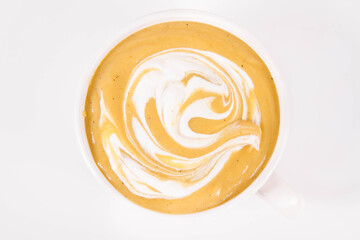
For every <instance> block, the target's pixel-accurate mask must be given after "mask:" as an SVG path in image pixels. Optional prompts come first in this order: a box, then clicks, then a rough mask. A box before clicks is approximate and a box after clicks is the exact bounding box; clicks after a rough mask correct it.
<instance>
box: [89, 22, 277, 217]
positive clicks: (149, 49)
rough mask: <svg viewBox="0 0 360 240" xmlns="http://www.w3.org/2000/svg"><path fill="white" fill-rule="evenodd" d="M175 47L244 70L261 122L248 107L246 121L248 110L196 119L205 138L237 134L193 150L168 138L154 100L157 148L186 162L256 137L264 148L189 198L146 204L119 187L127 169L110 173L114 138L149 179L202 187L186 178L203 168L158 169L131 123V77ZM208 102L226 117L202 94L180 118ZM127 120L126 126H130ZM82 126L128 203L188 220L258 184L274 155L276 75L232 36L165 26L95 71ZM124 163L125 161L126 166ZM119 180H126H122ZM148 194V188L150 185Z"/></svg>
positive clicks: (241, 154)
mask: <svg viewBox="0 0 360 240" xmlns="http://www.w3.org/2000/svg"><path fill="white" fill-rule="evenodd" d="M178 48H187V49H197V50H205V51H210V52H213V53H217V54H219V55H221V56H223V57H225V58H227V59H229V60H230V61H232V62H233V63H235V64H236V65H237V66H239V67H240V68H241V69H242V70H244V71H245V72H246V74H247V75H248V76H249V77H250V78H251V81H252V82H253V84H254V88H253V90H252V91H251V92H249V94H247V96H246V98H247V101H248V104H250V105H251V104H255V103H256V102H257V103H256V104H257V106H258V108H259V110H260V113H261V123H260V124H255V123H254V121H251V116H252V114H254V113H253V112H252V110H251V108H249V109H247V111H248V112H247V118H246V119H241V117H239V116H240V115H241V114H242V113H241V112H242V111H245V110H244V109H240V110H239V112H240V113H239V112H236V111H232V112H231V113H230V114H229V115H228V116H227V117H226V118H224V119H221V120H209V119H205V118H199V117H197V118H193V119H191V120H190V121H189V122H188V125H189V127H190V129H192V130H193V131H194V132H197V133H201V134H213V133H216V132H219V131H222V130H223V129H225V128H226V127H227V126H230V125H231V126H235V127H232V128H231V131H223V132H222V134H221V137H219V138H218V139H217V141H216V142H215V143H214V144H211V145H209V146H207V147H204V148H188V147H184V146H182V145H180V144H178V143H177V142H176V141H174V139H172V138H171V137H170V136H169V134H167V132H166V131H165V129H164V126H163V124H162V122H161V120H160V118H159V113H158V112H157V109H156V101H155V100H154V99H152V100H150V101H149V102H148V103H147V105H146V108H145V110H146V111H145V113H144V114H145V117H146V119H147V120H146V123H147V124H148V125H149V126H151V132H152V134H153V136H154V137H155V138H156V140H157V142H158V144H160V145H161V147H162V148H163V149H165V150H167V151H169V152H171V153H173V154H176V155H178V156H181V157H187V158H195V157H201V156H203V155H204V154H206V153H208V152H211V151H213V150H214V149H216V148H219V147H220V146H221V145H222V144H225V143H226V142H227V141H229V139H232V138H234V137H236V136H243V135H253V136H257V137H258V138H259V139H260V145H259V149H255V148H254V147H252V146H250V145H246V146H244V147H243V148H242V149H241V150H237V151H234V152H232V154H231V155H230V156H229V157H228V159H227V161H226V163H225V165H224V166H223V167H222V169H221V171H220V172H219V173H218V174H216V176H214V177H213V178H212V179H211V181H209V182H208V183H207V184H206V185H205V186H203V187H201V188H200V189H198V190H196V191H195V192H193V193H192V194H190V195H188V196H185V197H181V198H174V199H165V198H156V197H153V198H147V197H144V196H141V195H139V194H136V193H134V191H130V190H129V187H127V185H126V184H124V181H122V180H120V178H119V174H120V175H121V174H122V173H123V169H121V168H120V167H118V168H115V169H116V171H117V172H115V171H114V166H113V167H112V166H111V164H110V162H109V154H110V155H112V154H115V152H116V149H112V148H109V149H110V150H109V149H106V142H107V139H109V136H110V135H111V134H114V135H115V136H117V137H118V138H119V141H120V142H122V143H123V145H124V146H126V147H127V148H128V149H130V150H129V151H132V152H133V153H134V155H135V157H136V159H137V161H138V162H139V163H140V164H144V165H146V166H147V167H148V168H149V169H150V170H147V171H149V173H150V174H153V175H154V176H156V177H157V178H159V179H161V180H163V181H166V180H167V179H168V178H169V179H175V180H179V181H181V182H182V184H184V186H187V185H189V186H190V185H191V184H193V182H194V181H197V180H194V176H193V175H191V174H188V175H186V173H191V172H192V171H194V169H198V168H200V167H201V166H202V165H201V163H196V164H193V165H191V166H188V165H186V164H181V163H178V162H176V161H174V159H172V158H170V157H167V156H165V155H164V156H159V159H160V160H161V163H160V164H159V163H158V162H156V161H154V160H153V159H151V157H149V156H147V155H146V154H144V153H141V152H139V151H138V150H137V149H138V148H139V146H140V145H141V143H140V141H141V139H138V140H137V141H139V142H137V141H135V140H134V139H136V137H135V135H134V133H133V132H132V131H131V128H132V127H133V126H132V124H131V121H130V120H131V117H136V110H135V105H134V104H133V103H132V102H131V97H132V96H133V94H134V92H133V89H132V88H131V87H129V86H128V84H129V78H130V76H131V74H132V73H133V71H134V69H135V67H136V66H137V65H138V64H139V63H140V62H142V61H144V59H146V58H147V57H149V56H151V55H153V54H156V53H159V52H161V51H164V50H168V49H178ZM144 74H145V73H144ZM191 77H193V75H191V74H190V75H186V76H185V77H184V79H183V80H182V83H183V84H184V86H186V84H187V81H188V79H190V78H191ZM200 77H203V76H200ZM234 94H236V93H234ZM125 96H127V98H125ZM209 96H211V97H214V98H213V99H214V100H213V101H212V102H211V106H210V108H211V109H212V110H213V111H214V112H217V113H221V112H224V111H226V110H228V108H227V106H226V104H224V101H225V100H226V99H225V98H226V97H225V98H221V96H218V95H216V94H213V93H210V92H206V91H197V92H195V93H194V94H192V95H191V96H190V97H189V98H188V99H187V101H185V102H184V103H183V105H182V106H181V107H180V111H183V110H184V109H186V108H187V107H188V106H189V105H190V104H191V103H193V102H194V101H196V100H198V99H201V98H203V97H209ZM129 99H130V100H129ZM224 99H225V100H224ZM101 102H102V104H103V106H106V109H107V111H108V112H109V114H110V115H111V120H110V119H104V117H102V114H103V113H102V111H101ZM124 106H125V107H124ZM103 111H104V110H103ZM125 114H126V116H124V115H125ZM239 114H240V115H239ZM125 119H128V120H129V121H127V122H125ZM84 120H85V129H86V134H87V138H88V143H89V146H90V149H91V152H92V156H93V158H94V161H95V162H96V164H97V166H98V167H99V169H100V170H101V172H102V173H103V175H104V176H105V177H106V178H107V179H108V181H109V182H110V183H111V184H112V185H113V186H114V187H115V188H116V189H117V190H118V191H119V192H120V193H121V194H123V195H124V196H125V197H126V198H127V199H129V200H130V201H133V202H134V203H136V204H138V205H140V206H143V207H145V208H148V209H151V210H155V211H159V212H164V213H172V214H184V213H193V212H199V211H203V210H206V209H209V208H213V207H216V206H218V205H220V204H222V203H224V202H226V201H228V200H230V199H232V198H233V197H235V196H236V195H238V194H239V193H241V192H242V191H243V190H244V189H246V188H247V187H248V186H249V185H250V184H251V183H252V182H253V181H254V180H255V179H256V177H257V176H258V175H259V174H260V173H261V171H262V170H263V169H264V167H265V166H266V164H267V162H268V160H269V159H270V157H271V155H272V153H273V150H274V148H275V145H276V141H277V137H278V131H279V123H280V111H279V100H278V96H277V91H276V88H275V84H274V81H273V78H272V76H271V74H270V72H269V70H268V68H267V66H266V65H265V63H264V62H263V61H262V60H261V58H260V57H259V56H258V55H257V54H256V53H255V51H254V50H252V49H251V48H250V47H249V46H248V45H247V44H246V43H244V42H243V41H242V40H240V39H239V38H237V37H235V36H234V35H232V34H231V33H229V32H226V31H224V30H222V29H219V28H217V27H214V26H210V25H207V24H203V23H196V22H168V23H162V24H158V25H153V26H150V27H147V28H144V29H142V30H140V31H138V32H136V33H134V34H132V35H130V36H129V37H127V38H126V39H124V40H123V41H121V42H120V43H119V44H118V45H117V46H116V47H114V49H112V50H111V51H110V52H109V54H108V55H107V56H106V57H105V58H104V59H103V61H102V62H101V64H100V65H99V67H98V68H97V70H96V72H95V74H94V76H93V78H92V80H91V83H90V85H89V88H88V92H87V97H86V102H85V112H84ZM129 122H130V123H129ZM129 129H130V130H129ZM130 139H133V140H130ZM122 160H123V161H125V162H126V159H125V160H124V159H122ZM207 160H208V158H204V159H203V160H202V161H207ZM159 167H160V168H161V169H162V171H161V172H157V171H155V170H152V169H156V168H159ZM190 175H191V176H190ZM121 176H123V177H125V174H123V175H121ZM169 176H171V177H169ZM145 185H146V184H145ZM147 187H148V188H151V186H149V185H148V186H147ZM154 191H155V190H154Z"/></svg>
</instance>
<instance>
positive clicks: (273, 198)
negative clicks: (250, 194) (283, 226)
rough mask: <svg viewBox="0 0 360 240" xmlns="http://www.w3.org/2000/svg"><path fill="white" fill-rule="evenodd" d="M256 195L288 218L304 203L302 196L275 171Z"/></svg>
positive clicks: (297, 211)
mask: <svg viewBox="0 0 360 240" xmlns="http://www.w3.org/2000/svg"><path fill="white" fill-rule="evenodd" d="M257 195H258V196H260V197H261V198H262V199H263V200H264V201H265V202H267V203H269V204H270V205H271V206H272V207H273V208H275V209H276V210H278V211H280V212H281V213H282V214H283V215H285V216H286V217H288V218H293V217H295V216H296V215H297V214H298V213H299V212H300V210H301V209H302V208H303V205H304V201H303V198H302V196H301V195H300V194H298V193H297V192H295V191H294V190H292V189H291V188H290V187H289V185H288V184H287V183H286V182H285V181H284V180H283V179H282V178H281V177H280V176H279V175H277V174H276V173H273V174H272V175H271V176H270V178H269V179H268V181H266V183H265V184H264V185H263V186H262V187H261V188H260V190H259V191H258V192H257Z"/></svg>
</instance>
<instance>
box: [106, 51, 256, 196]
mask: <svg viewBox="0 0 360 240" xmlns="http://www.w3.org/2000/svg"><path fill="white" fill-rule="evenodd" d="M253 88H254V86H253V83H252V81H251V79H250V77H249V76H248V75H247V74H246V72H245V71H243V70H242V69H241V68H240V67H239V66H237V65H236V64H235V63H233V62H232V61H230V60H229V59H226V58H224V57H222V56H220V55H219V54H216V53H214V52H209V51H202V50H195V49H189V48H176V49H169V50H165V51H162V52H159V53H156V54H154V55H152V56H150V57H148V58H146V59H145V60H143V61H142V62H140V63H139V64H138V65H137V66H136V68H135V69H134V71H133V72H132V74H131V77H130V79H129V83H128V85H127V91H126V92H127V93H128V94H126V95H125V96H124V100H123V106H122V109H121V111H122V112H123V116H124V119H123V120H122V121H124V126H125V128H126V136H119V135H118V134H117V133H116V131H110V132H109V131H108V132H107V133H104V135H103V138H102V139H103V146H104V149H105V151H106V153H107V155H108V157H109V161H110V164H111V167H112V169H113V171H114V172H115V173H116V174H117V175H118V177H119V178H120V180H121V181H122V182H123V183H124V184H125V185H126V186H127V188H128V189H129V190H130V191H132V192H133V193H134V194H137V195H139V196H142V197H146V198H166V199H175V198H182V197H186V196H189V195H190V194H192V193H194V192H196V191H197V190H199V189H200V188H202V187H203V186H205V185H206V184H207V183H209V182H210V181H211V180H212V179H213V178H214V177H215V176H216V175H217V174H218V173H219V172H220V171H221V169H222V168H223V166H224V164H225V163H226V162H227V160H228V159H229V157H230V155H231V154H232V153H233V152H234V151H238V150H240V149H241V148H243V147H244V146H246V145H251V146H253V147H254V148H256V149H259V144H260V130H259V129H260V120H261V119H260V109H259V107H258V104H257V101H256V97H255V94H254V92H253ZM219 97H220V99H221V105H222V106H223V108H222V109H223V111H215V109H214V107H213V105H212V104H213V103H214V101H216V99H217V101H218V99H219ZM151 101H153V103H154V107H153V108H154V109H156V111H153V112H155V113H156V115H157V116H156V119H158V121H159V122H160V123H161V124H160V126H161V128H163V133H162V135H164V136H166V137H167V139H171V141H173V145H174V148H171V147H168V146H165V144H164V142H163V141H162V140H161V139H160V137H159V136H157V135H156V134H155V132H154V130H153V128H154V126H153V125H151V124H149V123H150V121H149V120H148V119H147V118H148V117H149V116H148V114H147V109H148V108H149V104H150V102H151ZM129 106H130V107H131V106H132V107H133V109H135V111H130V107H129ZM100 108H101V119H102V121H101V124H102V125H104V124H105V122H106V121H105V120H104V119H107V120H108V121H109V122H110V123H111V124H112V125H113V126H115V129H116V122H115V121H114V120H113V119H112V116H111V113H110V112H109V111H108V109H106V104H105V103H104V100H103V99H102V100H101V104H100ZM154 109H153V110H154ZM195 118H198V119H207V120H213V121H214V123H216V124H217V125H219V121H216V120H221V121H223V120H224V121H226V124H224V123H221V124H223V126H222V127H221V128H219V129H217V130H216V131H215V132H211V133H201V132H198V131H195V130H194V129H193V128H191V126H190V124H189V122H190V121H191V120H192V119H195ZM104 121H105V122H104ZM248 122H250V123H252V124H253V125H255V127H257V128H254V126H251V125H249V124H245V125H244V124H243V123H248ZM216 124H215V125H216ZM209 126H210V125H209ZM254 129H258V131H254ZM124 139H125V140H124ZM130 145H131V146H130ZM175 145H176V146H175ZM175 148H178V149H183V150H184V151H183V152H182V151H179V150H175ZM185 150H186V151H185ZM187 150H189V151H187ZM190 153H192V154H190Z"/></svg>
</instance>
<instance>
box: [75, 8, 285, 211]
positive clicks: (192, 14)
mask: <svg viewBox="0 0 360 240" xmlns="http://www.w3.org/2000/svg"><path fill="white" fill-rule="evenodd" d="M174 21H193V22H200V23H205V24H208V25H211V26H215V27H218V28H220V29H223V30H225V31H228V32H230V33H231V34H233V35H235V36H236V37H238V38H239V39H241V40H242V41H244V42H245V43H246V44H247V45H248V46H250V48H251V49H253V50H254V51H255V52H256V53H257V54H258V56H259V57H260V58H261V59H262V60H263V61H264V63H265V65H266V66H267V68H268V69H269V71H270V73H271V76H272V78H273V80H274V83H275V87H276V90H277V94H278V98H279V106H280V124H279V133H278V138H277V141H276V145H275V148H274V151H273V153H272V155H271V157H270V159H269V160H268V162H267V164H266V166H265V167H264V169H263V170H262V171H261V173H260V174H259V175H258V176H257V177H256V179H255V180H254V181H253V182H252V183H251V184H250V185H249V186H248V187H247V188H245V189H244V190H243V191H242V192H241V193H239V194H238V195H236V196H235V197H233V198H232V199H230V200H228V201H226V202H224V203H222V204H220V205H218V206H215V207H213V208H210V209H206V210H203V211H200V212H194V213H185V214H169V213H163V212H158V211H155V210H151V209H148V208H145V207H142V206H140V205H137V204H136V203H134V202H132V201H131V200H129V199H127V198H125V196H123V194H121V193H120V192H119V191H118V190H116V188H115V187H114V186H113V185H112V184H111V183H110V182H109V181H108V180H107V178H106V177H105V176H104V175H103V173H102V172H101V171H100V169H99V168H98V166H97V165H96V163H95V161H94V159H93V156H92V154H91V150H90V146H89V144H88V139H87V137H86V131H85V121H84V117H83V115H82V112H83V111H84V107H85V101H86V95H87V91H88V87H89V84H90V82H91V80H92V77H93V76H94V74H95V72H96V70H97V68H98V66H99V65H100V63H101V62H102V60H103V59H104V58H105V57H106V56H107V54H108V53H109V52H110V51H111V50H112V49H113V48H114V47H115V46H116V45H117V44H119V43H120V42H121V41H122V40H124V39H125V38H126V37H128V36H130V35H131V34H133V33H135V32H137V31H139V30H141V29H143V28H146V27H149V26H152V25H155V24H159V23H164V22H174ZM116 35H117V37H115V40H114V42H113V43H112V44H111V45H110V46H109V47H108V48H106V49H104V51H103V53H102V54H101V55H99V56H98V57H97V58H98V60H97V61H96V62H94V64H93V67H92V68H91V69H90V70H89V71H88V73H87V74H86V75H87V76H86V77H84V79H82V80H81V84H80V87H79V90H78V94H77V95H76V96H77V97H78V99H77V101H76V102H77V104H76V105H75V107H76V108H75V128H76V133H77V139H78V142H79V145H80V149H81V152H82V156H83V158H84V159H85V161H86V163H87V165H88V167H89V168H90V170H91V172H92V174H93V175H94V176H95V177H96V178H97V179H98V180H99V181H101V182H102V183H103V185H104V186H105V185H107V186H108V188H109V187H110V188H111V189H112V192H113V193H114V194H116V195H117V196H120V197H121V199H122V200H125V201H122V202H121V204H124V203H125V202H127V203H128V204H127V205H128V206H129V207H130V206H131V207H132V211H135V210H136V211H142V212H143V213H144V212H148V213H150V214H157V215H162V216H167V217H169V216H171V217H177V218H179V217H188V216H191V217H193V216H208V215H214V213H216V212H217V213H219V212H223V211H225V210H227V209H230V208H232V207H233V206H235V204H240V203H239V202H241V201H243V200H245V199H247V198H248V197H249V196H251V195H254V194H255V193H256V192H257V191H258V190H259V189H260V188H261V187H262V186H263V185H264V184H265V183H266V181H267V180H268V179H269V177H270V176H271V174H272V173H273V172H274V170H275V168H276V166H277V164H278V163H279V161H280V159H281V156H282V154H283V152H284V148H285V144H286V139H287V135H288V131H289V120H288V116H287V115H286V114H285V112H288V110H287V105H286V104H287V101H286V99H287V97H286V92H285V89H284V86H283V82H282V81H281V80H280V77H279V74H278V72H277V70H276V69H275V67H274V64H273V62H272V61H271V60H270V58H269V57H268V54H267V53H266V52H265V51H264V48H263V47H262V46H261V45H260V44H259V42H258V41H257V40H256V39H255V38H254V37H253V36H252V35H251V34H249V33H248V32H247V31H246V30H244V29H243V28H241V27H240V26H238V25H237V24H236V23H233V22H232V21H230V20H227V19H226V18H224V17H222V16H218V15H216V14H213V13H208V12H205V11H199V10H187V9H178V10H165V11H160V12H155V13H151V14H148V15H145V16H143V17H140V18H138V19H137V20H135V21H132V22H130V23H129V24H127V25H126V26H125V27H124V28H122V30H121V31H120V32H119V33H117V34H116Z"/></svg>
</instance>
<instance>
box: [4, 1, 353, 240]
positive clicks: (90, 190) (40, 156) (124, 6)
mask: <svg viewBox="0 0 360 240" xmlns="http://www.w3.org/2000/svg"><path fill="white" fill-rule="evenodd" d="M172 8H192V9H202V10H206V11H209V12H213V13H216V14H218V15H220V16H225V17H227V18H228V19H230V20H232V21H234V22H236V23H237V24H238V25H240V26H241V27H243V28H245V29H247V30H248V31H249V32H250V33H252V35H254V36H255V38H257V40H258V41H259V42H260V43H262V45H263V46H264V48H265V49H266V50H267V52H268V53H269V55H270V57H271V58H272V60H273V62H274V63H275V65H276V66H277V68H278V71H279V72H280V74H281V77H282V79H283V81H284V82H285V84H286V86H287V88H288V91H289V95H290V99H289V101H290V104H291V108H292V112H291V118H292V120H291V124H292V128H291V133H290V136H289V140H288V145H287V146H288V147H287V149H286V151H285V154H284V157H283V159H282V161H281V162H280V165H279V166H278V169H277V172H278V173H279V175H281V176H282V177H283V178H284V179H286V180H287V182H288V183H289V184H290V185H291V186H292V187H293V188H294V189H296V190H297V191H298V192H300V193H301V194H303V196H304V199H305V208H304V210H303V212H301V213H300V215H299V216H298V217H297V218H296V219H293V220H288V219H286V218H284V217H283V216H282V215H280V214H279V213H277V212H276V211H275V210H273V209H272V208H271V207H270V206H268V205H267V204H266V203H265V202H263V201H262V200H261V199H259V198H258V197H257V196H253V197H252V198H250V199H249V200H248V201H247V202H245V203H244V204H239V205H238V206H236V207H235V208H233V209H232V210H231V211H230V212H229V211H228V212H224V213H221V214H219V215H217V216H215V217H208V218H195V219H193V220H188V221H183V220H182V219H181V218H171V219H168V218H165V217H151V215H149V214H147V213H145V212H144V214H139V213H133V212H132V211H131V209H129V208H128V207H127V206H128V205H126V204H123V203H122V202H121V201H120V200H119V198H117V197H114V195H113V193H112V192H111V191H109V189H107V188H104V186H103V185H102V184H101V183H100V182H98V181H97V179H95V178H94V177H93V175H92V173H91V172H90V171H89V169H88V167H87V165H86V164H85V161H84V160H83V158H82V155H81V153H80V150H79V146H78V142H77V139H76V134H75V127H74V107H75V106H74V105H75V103H76V101H77V94H78V87H79V83H80V82H81V81H83V80H84V77H85V76H87V74H89V71H90V70H91V67H92V66H93V64H94V63H95V62H96V61H97V60H98V57H99V56H100V55H101V54H103V52H104V50H105V49H107V48H108V47H109V46H110V45H111V44H113V43H114V41H115V40H116V39H117V36H118V34H117V33H118V32H120V31H121V29H122V28H123V27H124V26H126V25H127V24H128V23H129V22H131V21H132V20H134V19H136V18H138V17H140V16H142V15H145V14H148V13H151V12H154V11H159V10H165V9H172ZM359 12H360V4H359V2H358V1H279V0H275V1H265V0H264V1H260V0H255V1H252V0H246V1H236V0H232V1H225V0H208V1H205V0H204V1H196V0H182V1H166V0H164V1H158V0H151V1H145V0H144V1H139V0H129V1H120V0H118V1H97V2H95V1H85V0H84V1H78V0H74V1H58V2H55V1H54V2H51V1H35V0H33V1H4V0H1V1H0V116H1V118H0V239H146V238H153V239H170V237H172V238H174V239H184V238H186V239H205V237H206V239H220V238H221V239H360V224H359V222H360V220H359V215H360V157H359V148H360V141H359V136H360V126H359V123H360V106H359V105H360V97H359V93H360V78H359V69H360V60H359V59H360V17H359Z"/></svg>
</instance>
